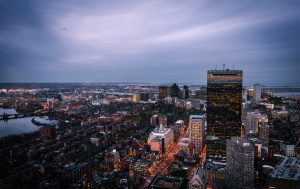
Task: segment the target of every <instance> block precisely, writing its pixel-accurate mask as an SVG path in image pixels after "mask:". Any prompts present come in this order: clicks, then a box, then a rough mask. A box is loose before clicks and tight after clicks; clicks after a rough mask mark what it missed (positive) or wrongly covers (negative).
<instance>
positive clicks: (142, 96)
mask: <svg viewBox="0 0 300 189" xmlns="http://www.w3.org/2000/svg"><path fill="white" fill-rule="evenodd" d="M140 100H141V101H144V102H147V101H148V100H149V93H147V92H141V93H140Z"/></svg>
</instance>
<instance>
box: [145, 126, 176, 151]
mask: <svg viewBox="0 0 300 189" xmlns="http://www.w3.org/2000/svg"><path fill="white" fill-rule="evenodd" d="M157 136H158V137H161V138H163V139H164V148H165V149H168V147H169V146H170V145H171V144H172V143H173V142H174V132H173V130H172V129H170V128H165V127H164V126H163V125H160V126H159V127H157V128H155V129H154V130H153V131H152V132H151V133H150V135H149V137H148V144H149V145H150V143H151V141H152V140H153V139H154V138H155V137H157Z"/></svg>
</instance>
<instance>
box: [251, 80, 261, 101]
mask: <svg viewBox="0 0 300 189" xmlns="http://www.w3.org/2000/svg"><path fill="white" fill-rule="evenodd" d="M253 90H254V91H253V102H258V101H260V99H261V86H260V84H258V83H255V84H254V85H253Z"/></svg>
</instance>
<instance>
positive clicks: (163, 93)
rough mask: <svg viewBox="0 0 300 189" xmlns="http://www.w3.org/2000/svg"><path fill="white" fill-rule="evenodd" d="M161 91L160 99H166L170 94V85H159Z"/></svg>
mask: <svg viewBox="0 0 300 189" xmlns="http://www.w3.org/2000/svg"><path fill="white" fill-rule="evenodd" d="M158 92H159V95H158V96H159V99H164V98H166V97H167V96H168V95H169V87H167V86H159V88H158Z"/></svg>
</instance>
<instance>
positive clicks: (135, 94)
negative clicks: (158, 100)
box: [132, 93, 141, 102]
mask: <svg viewBox="0 0 300 189" xmlns="http://www.w3.org/2000/svg"><path fill="white" fill-rule="evenodd" d="M132 100H133V101H134V102H139V101H140V100H141V94H140V93H134V94H133V95H132Z"/></svg>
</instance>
